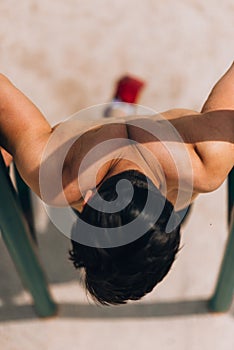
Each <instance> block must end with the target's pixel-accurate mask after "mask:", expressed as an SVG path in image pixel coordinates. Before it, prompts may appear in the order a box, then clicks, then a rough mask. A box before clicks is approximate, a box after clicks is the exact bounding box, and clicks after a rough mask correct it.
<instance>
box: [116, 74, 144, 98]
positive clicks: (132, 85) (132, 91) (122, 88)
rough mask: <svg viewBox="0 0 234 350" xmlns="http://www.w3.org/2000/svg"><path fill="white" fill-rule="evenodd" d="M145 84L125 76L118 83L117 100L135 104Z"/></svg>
mask: <svg viewBox="0 0 234 350" xmlns="http://www.w3.org/2000/svg"><path fill="white" fill-rule="evenodd" d="M144 85H145V83H144V82H143V81H141V80H139V79H136V78H132V77H130V76H124V77H123V78H121V79H120V80H119V81H118V83H117V88H116V94H115V98H116V99H119V100H121V101H123V102H127V103H135V102H136V100H137V97H138V94H139V92H140V90H141V89H142V88H143V86H144Z"/></svg>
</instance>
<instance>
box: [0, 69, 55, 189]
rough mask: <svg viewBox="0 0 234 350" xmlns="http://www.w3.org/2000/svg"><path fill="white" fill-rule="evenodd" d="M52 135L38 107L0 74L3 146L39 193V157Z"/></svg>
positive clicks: (30, 184)
mask: <svg viewBox="0 0 234 350" xmlns="http://www.w3.org/2000/svg"><path fill="white" fill-rule="evenodd" d="M50 134H51V126H50V125H49V123H48V122H47V121H46V119H45V118H44V116H43V115H42V113H41V112H40V111H39V110H38V108H37V107H36V106H35V105H34V104H33V103H32V102H31V101H30V100H29V99H28V98H27V97H26V96H25V95H24V94H23V93H22V92H21V91H19V90H18V89H17V88H16V87H15V86H14V85H13V84H12V83H11V82H10V81H9V80H8V78H6V77H5V76H4V75H2V74H0V146H1V147H2V148H4V149H5V150H6V151H7V152H8V153H9V154H11V155H12V156H13V158H14V161H15V163H16V166H17V168H18V170H19V172H20V174H21V176H22V177H23V179H24V180H25V181H26V183H27V184H28V185H29V186H30V187H31V188H32V189H33V190H34V191H35V192H36V193H39V185H38V171H39V163H40V158H41V154H42V151H43V148H44V146H45V144H46V142H47V140H48V138H49V136H50Z"/></svg>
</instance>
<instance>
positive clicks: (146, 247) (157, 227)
mask: <svg viewBox="0 0 234 350" xmlns="http://www.w3.org/2000/svg"><path fill="white" fill-rule="evenodd" d="M122 179H126V180H128V181H130V183H131V185H132V186H133V190H134V194H133V197H132V199H131V202H130V203H129V204H128V205H127V206H126V207H125V208H124V209H123V210H121V211H119V212H115V213H107V212H106V211H104V210H102V207H100V208H98V210H97V209H95V208H93V207H92V203H94V202H95V196H96V195H94V197H93V198H92V199H91V200H90V201H88V203H87V204H86V205H85V207H84V209H83V211H82V213H81V214H79V220H80V219H81V220H83V221H85V222H87V223H89V224H90V225H93V226H97V227H105V228H107V232H108V228H113V227H118V228H119V232H121V227H124V226H125V225H127V224H128V223H130V222H131V221H133V220H135V219H136V218H137V217H140V220H141V223H143V224H145V223H146V224H147V226H148V227H149V229H148V230H147V232H146V233H144V234H143V235H142V236H141V237H140V238H137V239H136V240H135V241H133V242H131V243H128V244H125V245H121V246H119V247H114V248H111V247H110V248H95V247H91V246H86V245H83V244H80V243H79V239H78V237H72V250H71V251H70V259H71V260H72V261H73V263H74V266H75V267H76V268H84V270H85V275H84V276H85V277H84V278H85V286H86V289H87V291H88V292H89V294H90V295H91V296H92V298H93V299H94V300H95V301H96V302H99V303H101V304H104V305H110V304H113V305H116V304H124V303H126V301H127V300H138V299H140V298H141V297H143V296H144V295H145V294H146V293H148V292H150V291H151V290H152V289H153V288H154V286H155V285H156V284H157V283H158V282H160V281H161V280H162V279H163V278H164V277H165V275H166V274H167V273H168V271H169V270H170V268H171V265H172V263H173V261H174V259H175V256H176V253H177V252H178V249H179V243H180V226H179V225H178V226H177V227H176V228H174V229H173V230H172V231H171V232H166V226H167V223H168V220H169V218H170V217H171V215H172V212H173V206H172V204H171V203H170V202H169V201H168V200H167V199H166V198H164V197H163V196H162V194H161V193H160V191H159V190H158V189H157V188H156V187H155V186H154V185H153V183H152V182H151V181H150V180H149V179H148V178H147V177H146V176H145V175H143V174H142V173H140V172H138V171H135V170H130V171H125V172H122V173H120V174H118V175H115V176H112V177H110V178H109V179H107V180H106V181H105V182H104V183H103V184H102V185H101V186H100V188H99V190H98V194H99V196H101V197H102V198H103V199H104V200H105V201H109V202H111V201H114V200H115V199H116V197H117V196H118V194H117V192H116V185H117V183H118V182H119V181H120V180H122ZM148 184H150V187H151V188H153V189H154V191H152V193H153V194H152V193H151V194H152V195H153V198H154V202H153V205H151V206H150V207H148V209H147V211H145V209H144V208H145V204H146V201H147V198H148V192H149V188H148ZM162 201H163V203H164V207H163V210H162V212H161V214H160V216H159V218H157V220H156V222H155V221H154V222H150V221H152V219H151V218H152V217H154V213H155V211H156V210H157V205H158V203H162ZM141 213H143V215H141V216H139V215H140V214H141ZM174 215H175V214H174ZM143 226H144V225H143ZM81 227H82V225H81ZM125 227H126V226H125ZM81 229H82V228H81ZM77 232H78V234H79V225H78V230H77ZM84 233H85V232H84Z"/></svg>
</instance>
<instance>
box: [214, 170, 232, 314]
mask: <svg viewBox="0 0 234 350" xmlns="http://www.w3.org/2000/svg"><path fill="white" fill-rule="evenodd" d="M233 200H234V171H233V169H232V171H231V173H230V174H229V177H228V221H229V227H230V231H229V237H228V241H227V245H226V250H225V254H224V257H223V261H222V265H221V269H220V272H219V277H218V282H217V284H216V288H215V292H214V294H213V296H212V297H211V299H210V300H209V303H208V307H209V309H210V310H211V311H216V312H223V311H227V310H228V309H229V307H230V306H231V303H232V300H233V294H234V213H233Z"/></svg>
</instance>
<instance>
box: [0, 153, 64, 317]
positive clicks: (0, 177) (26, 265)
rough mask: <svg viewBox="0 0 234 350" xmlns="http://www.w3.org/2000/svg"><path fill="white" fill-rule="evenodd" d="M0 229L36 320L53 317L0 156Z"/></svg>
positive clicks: (38, 265) (45, 286)
mask: <svg viewBox="0 0 234 350" xmlns="http://www.w3.org/2000/svg"><path fill="white" fill-rule="evenodd" d="M0 227H1V230H2V237H3V239H4V241H5V244H6V246H7V248H8V251H9V253H10V255H11V257H12V259H13V261H14V263H15V266H16V268H17V270H18V272H19V274H20V277H21V279H22V282H23V284H24V286H25V287H26V288H27V289H28V290H29V291H30V293H31V295H32V297H33V299H34V306H35V309H36V312H37V314H38V315H39V316H40V317H48V316H52V315H54V314H55V313H56V310H57V308H56V304H55V303H54V302H53V300H52V298H51V296H50V293H49V291H48V288H47V282H46V279H45V276H44V273H43V270H42V267H41V265H40V263H39V259H38V255H37V250H36V246H35V243H34V242H33V240H32V238H31V236H30V234H29V230H28V227H27V224H26V221H25V218H24V217H23V215H22V211H21V208H20V206H19V203H18V201H17V200H16V197H15V194H14V190H13V186H12V183H11V181H10V179H9V175H8V173H7V170H6V167H5V164H4V162H3V159H2V156H1V155H0Z"/></svg>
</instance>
